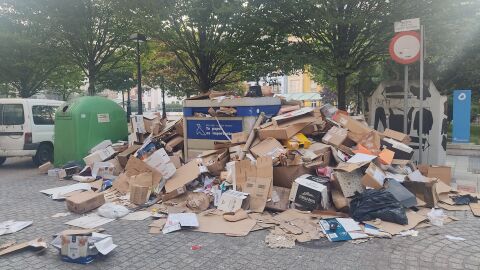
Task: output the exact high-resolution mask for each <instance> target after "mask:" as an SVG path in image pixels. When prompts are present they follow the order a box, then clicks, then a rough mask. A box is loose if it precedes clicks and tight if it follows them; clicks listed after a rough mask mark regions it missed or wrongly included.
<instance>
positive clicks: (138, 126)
mask: <svg viewBox="0 0 480 270" xmlns="http://www.w3.org/2000/svg"><path fill="white" fill-rule="evenodd" d="M143 119H144V118H143V115H132V116H130V123H131V125H132V131H133V132H132V133H140V134H143V133H146V132H147V131H146V129H145V123H144V121H143Z"/></svg>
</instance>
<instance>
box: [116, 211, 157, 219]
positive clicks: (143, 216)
mask: <svg viewBox="0 0 480 270" xmlns="http://www.w3.org/2000/svg"><path fill="white" fill-rule="evenodd" d="M151 216H152V214H151V213H150V212H149V211H137V212H132V213H130V214H128V215H126V216H124V217H122V218H121V219H124V220H144V219H146V218H149V217H151Z"/></svg>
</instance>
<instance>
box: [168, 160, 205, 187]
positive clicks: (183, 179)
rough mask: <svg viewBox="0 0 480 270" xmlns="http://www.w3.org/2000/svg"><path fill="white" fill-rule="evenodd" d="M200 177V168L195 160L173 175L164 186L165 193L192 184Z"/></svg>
mask: <svg viewBox="0 0 480 270" xmlns="http://www.w3.org/2000/svg"><path fill="white" fill-rule="evenodd" d="M199 175H200V168H199V167H198V163H197V160H196V159H194V160H192V161H190V162H189V163H187V164H185V165H183V166H182V167H180V168H179V169H178V170H177V171H176V172H175V174H174V175H173V176H172V178H170V179H169V180H168V181H167V183H166V184H165V191H166V192H167V193H169V192H172V191H174V190H176V189H179V188H182V187H183V186H184V185H186V184H188V183H190V182H192V181H193V180H195V179H196V178H197V177H198V176H199Z"/></svg>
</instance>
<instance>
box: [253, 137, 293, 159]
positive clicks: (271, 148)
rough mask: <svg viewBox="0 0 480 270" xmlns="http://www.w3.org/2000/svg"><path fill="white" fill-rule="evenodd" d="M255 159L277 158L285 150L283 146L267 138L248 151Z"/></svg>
mask: <svg viewBox="0 0 480 270" xmlns="http://www.w3.org/2000/svg"><path fill="white" fill-rule="evenodd" d="M250 151H251V152H252V154H253V155H254V156H255V157H271V158H278V157H279V156H280V155H281V154H284V153H285V152H286V150H285V149H284V148H283V145H282V144H281V143H280V142H279V141H277V140H276V139H274V138H267V139H265V140H263V141H261V142H260V143H259V144H257V145H255V146H254V147H252V148H251V149H250Z"/></svg>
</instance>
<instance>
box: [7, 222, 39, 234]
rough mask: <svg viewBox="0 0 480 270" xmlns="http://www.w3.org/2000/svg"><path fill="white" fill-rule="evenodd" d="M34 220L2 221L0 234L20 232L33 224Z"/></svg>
mask: <svg viewBox="0 0 480 270" xmlns="http://www.w3.org/2000/svg"><path fill="white" fill-rule="evenodd" d="M32 222H33V221H15V220H7V221H4V222H2V223H0V235H4V234H10V233H14V232H18V231H20V230H22V229H24V228H26V227H28V226H30V225H31V224H32Z"/></svg>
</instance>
